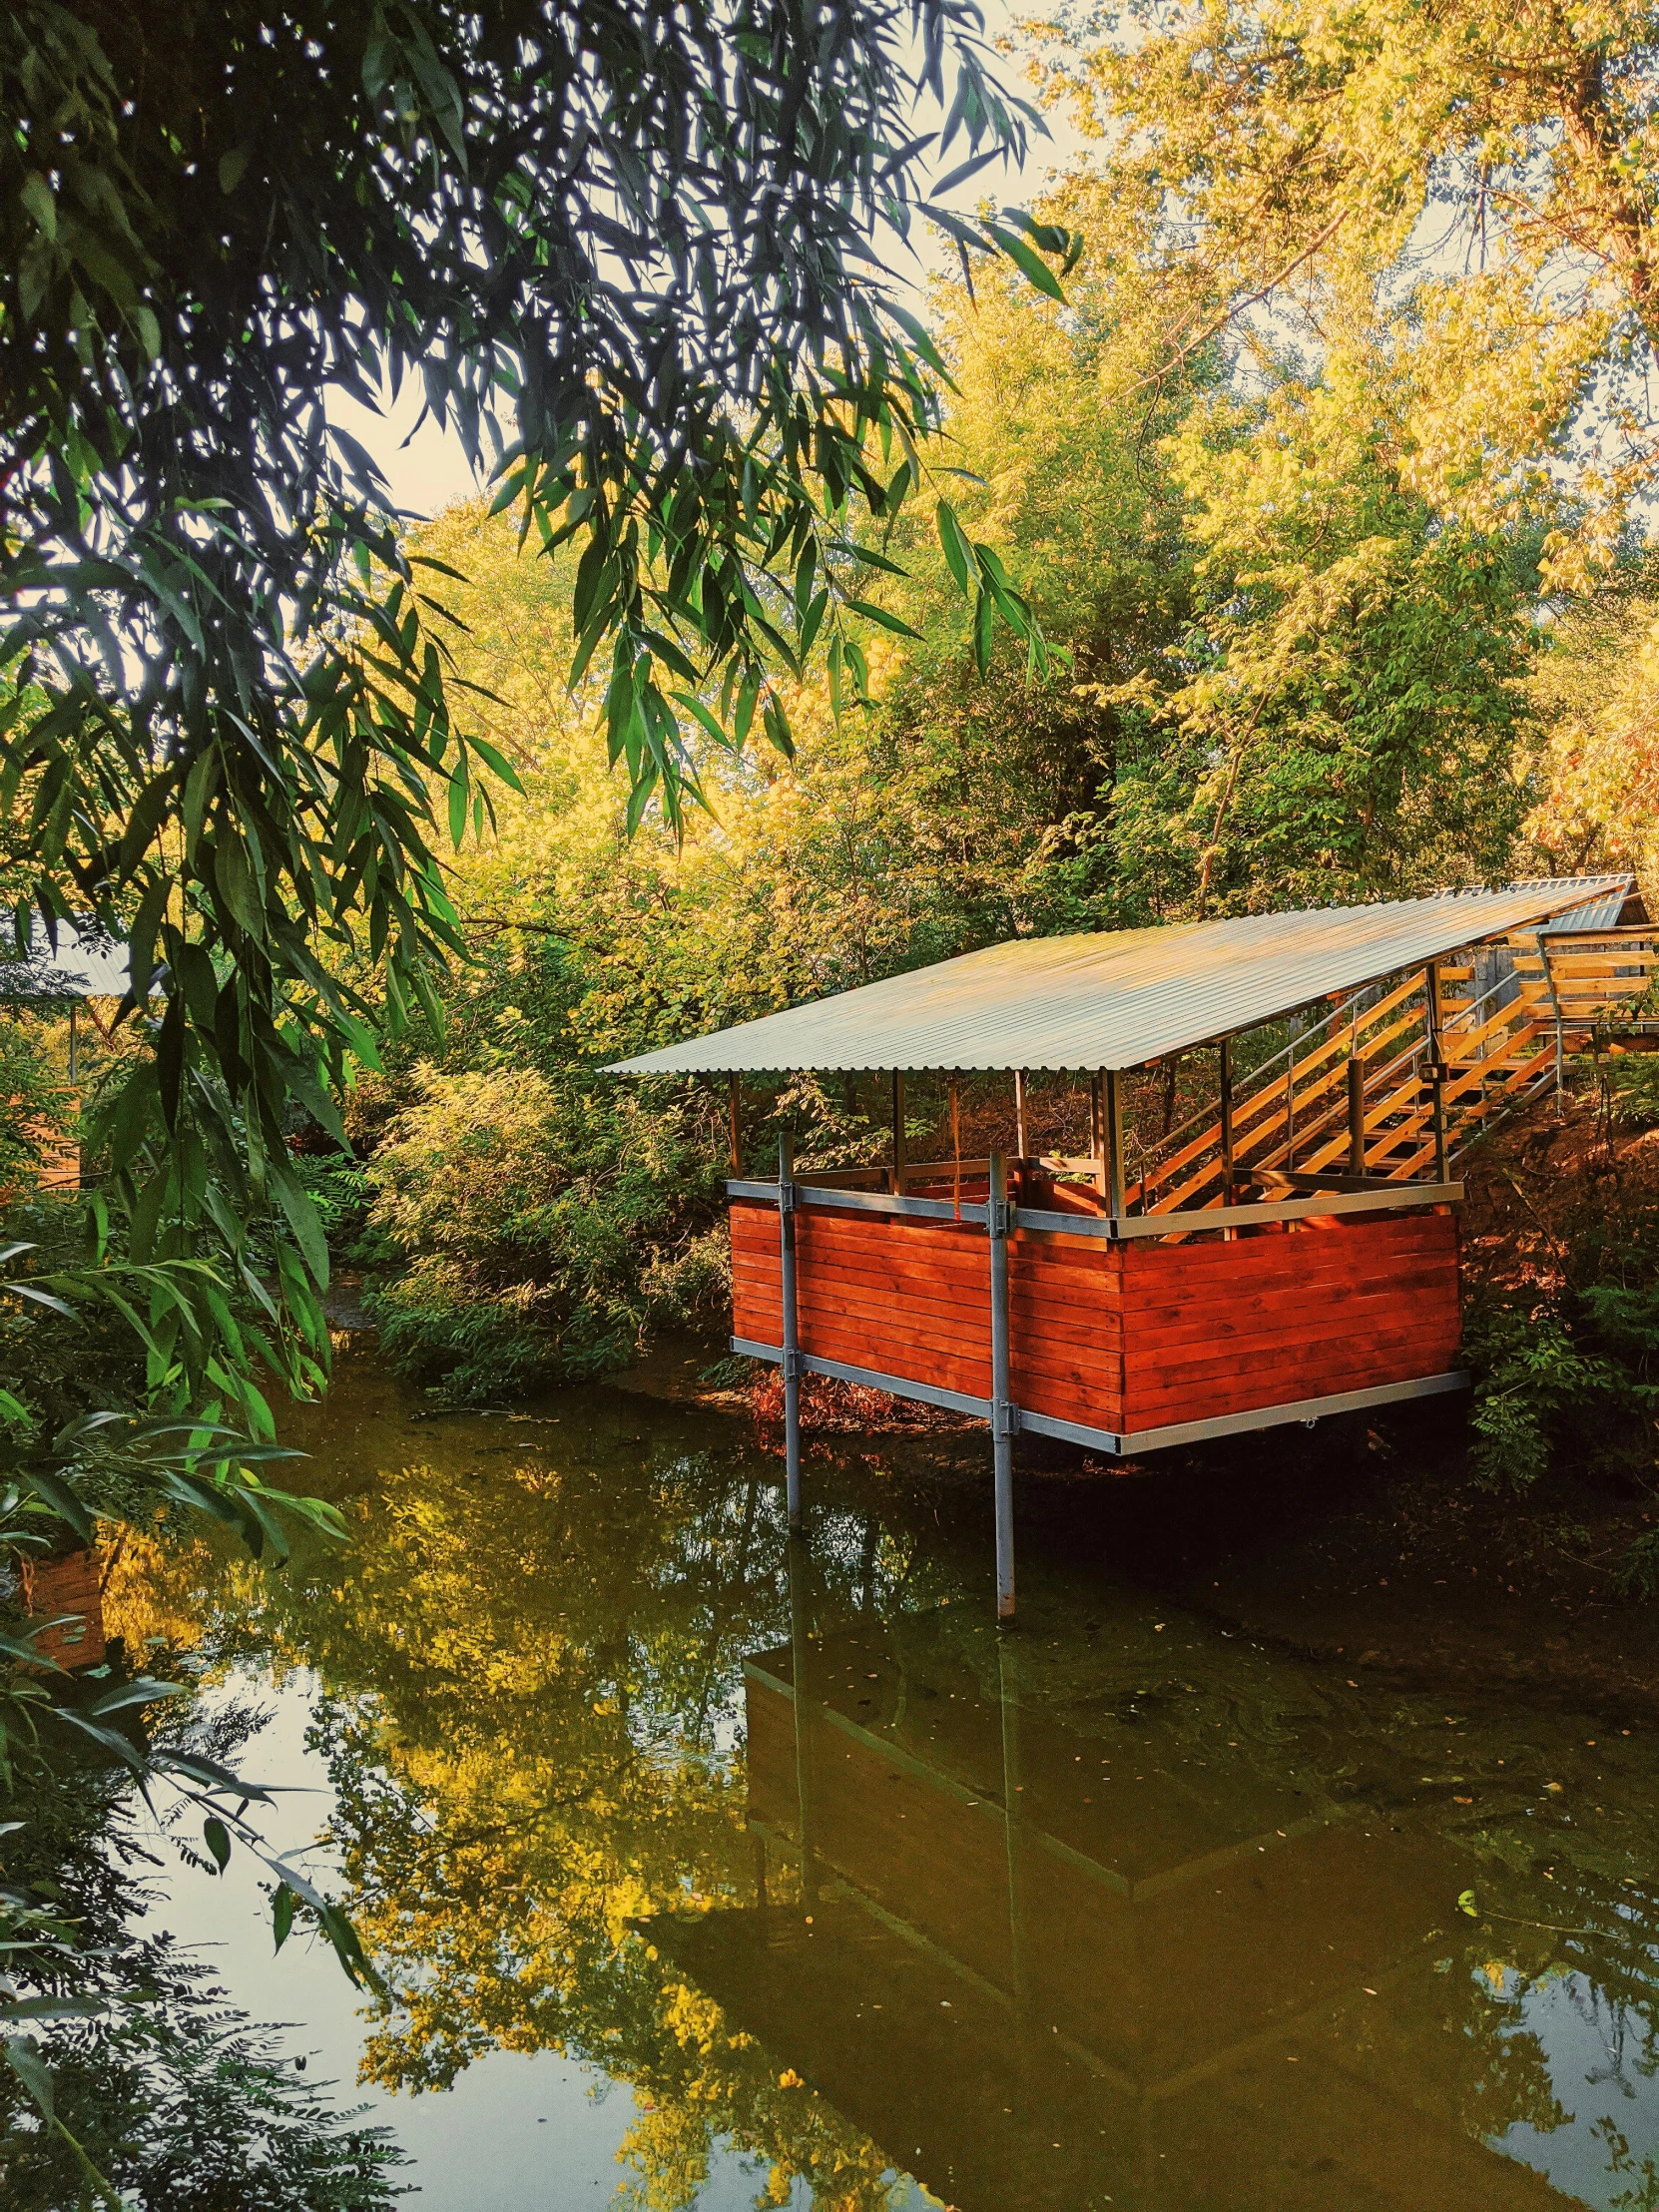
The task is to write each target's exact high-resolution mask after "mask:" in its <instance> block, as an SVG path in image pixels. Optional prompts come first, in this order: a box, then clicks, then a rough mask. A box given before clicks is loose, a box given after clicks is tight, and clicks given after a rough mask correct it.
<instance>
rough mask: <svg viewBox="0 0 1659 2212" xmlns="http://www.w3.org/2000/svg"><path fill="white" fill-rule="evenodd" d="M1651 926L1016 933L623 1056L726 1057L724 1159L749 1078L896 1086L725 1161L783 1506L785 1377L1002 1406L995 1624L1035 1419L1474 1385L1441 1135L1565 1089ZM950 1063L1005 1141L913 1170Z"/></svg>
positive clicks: (1539, 919) (1393, 911)
mask: <svg viewBox="0 0 1659 2212" xmlns="http://www.w3.org/2000/svg"><path fill="white" fill-rule="evenodd" d="M1654 935H1655V932H1654V931H1653V930H1652V929H1651V928H1650V927H1649V926H1648V924H1647V921H1646V917H1645V915H1643V914H1642V913H1641V911H1640V908H1639V904H1638V903H1637V902H1636V901H1635V900H1634V898H1633V895H1632V883H1631V879H1630V878H1629V877H1628V876H1622V875H1621V876H1601V877H1576V878H1569V879H1565V880H1549V881H1543V882H1533V883H1518V884H1511V885H1508V886H1506V887H1505V888H1502V889H1497V890H1482V891H1473V892H1461V893H1447V894H1442V895H1440V896H1436V897H1429V898H1417V899H1407V900H1400V901H1394V902H1389V903H1378V904H1375V905H1367V906H1351V907H1330V908H1323V909H1315V910H1311V911H1305V912H1297V913H1284V914H1267V915H1251V916H1245V917H1241V918H1234V919H1227V920H1220V921H1209V922H1186V923H1175V924H1170V925H1167V926H1164V927H1157V928H1148V929H1133V930H1120V931H1109V932H1100V933H1095V934H1090V935H1081V936H1065V937H1048V938H1022V939H1017V940H1015V941H1013V942H1011V943H1007V944H1001V945H996V946H992V947H991V948H989V949H988V950H986V951H982V952H974V953H968V954H965V955H963V956H962V957H960V958H958V959H953V960H946V961H943V962H941V963H939V964H938V965H936V966H933V967H929V968H923V969H920V970H917V971H914V972H912V973H909V974H904V975H898V976H894V977H891V978H889V979H888V980H886V981H884V982H880V983H873V984H869V985H866V986H864V987H863V988H861V989H857V990H851V991H845V992H842V993H839V994H838V995H836V996H833V997H830V998H827V999H823V1000H820V1001H818V1002H816V1003H812V1004H808V1005H803V1006H798V1007H795V1008H792V1009H790V1010H788V1011H786V1012H783V1013H778V1014H771V1015H768V1016H766V1017H764V1018H763V1019H761V1020H758V1021H751V1022H745V1023H742V1024H739V1025H738V1026H736V1027H733V1028H729V1029H724V1030H721V1031H718V1032H717V1033H715V1034H714V1035H712V1036H708V1037H704V1038H700V1039H697V1040H695V1041H693V1042H690V1043H687V1044H683V1045H675V1046H670V1047H668V1048H667V1049H665V1050H662V1051H658V1052H651V1053H647V1054H644V1055H643V1056H641V1057H639V1058H636V1059H632V1060H628V1061H624V1062H622V1063H620V1064H619V1066H618V1069H617V1071H616V1072H618V1073H624V1074H630V1075H655V1074H690V1073H703V1074H725V1075H727V1076H729V1077H730V1078H731V1081H732V1096H733V1122H734V1158H733V1165H734V1169H735V1170H737V1169H738V1168H739V1167H740V1166H741V1162H740V1160H739V1158H738V1151H737V1126H738V1124H737V1114H738V1096H739V1093H738V1085H739V1083H740V1081H741V1078H742V1076H743V1075H744V1074H745V1073H753V1074H760V1073H770V1074H774V1075H776V1074H779V1073H788V1072H790V1071H803V1070H817V1071H826V1072H829V1071H840V1072H843V1073H847V1074H856V1073H858V1072H874V1071H878V1072H880V1073H881V1074H882V1075H883V1076H884V1077H886V1078H888V1079H890V1082H891V1090H892V1099H893V1137H892V1149H891V1156H890V1159H889V1160H888V1162H887V1163H886V1164H885V1165H882V1166H879V1167H874V1168H859V1169H838V1170H816V1171H813V1170H800V1171H797V1170H796V1169H794V1167H793V1166H792V1160H791V1152H790V1147H789V1145H788V1144H787V1143H786V1144H785V1145H784V1146H783V1147H782V1148H781V1158H780V1167H779V1174H778V1178H777V1180H776V1181H766V1182H761V1181H755V1180H751V1179H748V1178H745V1177H744V1176H742V1175H741V1173H734V1176H733V1179H732V1180H731V1182H730V1183H729V1184H728V1186H727V1188H728V1193H729V1196H730V1200H731V1218H732V1269H733V1287H734V1322H735V1335H734V1338H733V1349H734V1350H735V1351H737V1352H739V1353H742V1354H745V1355H747V1356H749V1357H750V1358H753V1359H757V1360H767V1361H772V1362H776V1363H779V1364H781V1365H782V1367H783V1370H784V1379H785V1401H786V1457H787V1464H788V1470H789V1496H790V1511H791V1517H792V1520H796V1521H799V1518H800V1514H801V1510H802V1502H801V1481H800V1434H799V1382H800V1378H801V1376H802V1375H803V1374H812V1375H824V1376H830V1377H836V1378H839V1379H841V1380H844V1381H847V1382H852V1383H864V1384H870V1385H873V1386H875V1387H877V1388H880V1389H883V1390H887V1391H890V1392H892V1393H893V1394H895V1395H897V1396H901V1397H908V1398H915V1399H920V1400H922V1401H924V1402H926V1403H929V1404H934V1405H940V1406H944V1407H947V1408H950V1409H953V1410H956V1411H959V1412H963V1413H968V1414H971V1415H975V1416H977V1417H979V1418H981V1419H984V1420H986V1421H988V1422H989V1424H990V1427H991V1433H992V1439H993V1466H994V1475H995V1492H996V1507H997V1588H998V1614H999V1617H1001V1618H1004V1619H1006V1618H1009V1617H1011V1615H1012V1612H1013V1596H1014V1577H1013V1542H1012V1490H1011V1445H1012V1439H1013V1437H1014V1435H1015V1434H1016V1433H1017V1432H1019V1431H1020V1430H1022V1429H1023V1430H1028V1431H1031V1432H1033V1433H1035V1434H1039V1435H1045V1436H1055V1437H1060V1438H1063V1439H1067V1440H1069V1441H1072V1442H1076V1443H1079V1444H1083V1445H1086V1446H1088V1447H1090V1448H1091V1449H1093V1450H1095V1451H1098V1452H1102V1453H1107V1454H1110V1455H1113V1456H1116V1457H1127V1456H1129V1455H1135V1456H1139V1455H1141V1454H1143V1453H1146V1452H1149V1451H1155V1450H1159V1449H1162V1448H1164V1447H1167V1446H1170V1445H1180V1444H1188V1443H1192V1442H1196V1441H1199V1440H1201V1439H1204V1438H1210V1437H1217V1436H1226V1435H1230V1434H1234V1433H1237V1432H1239V1431H1241V1430H1246V1429H1255V1428H1263V1427H1267V1426H1270V1425H1272V1424H1274V1423H1276V1422H1287V1421H1302V1422H1306V1423H1308V1424H1310V1425H1311V1424H1312V1423H1313V1422H1315V1421H1317V1420H1319V1419H1321V1418H1323V1417H1325V1416H1327V1415H1330V1414H1336V1413H1342V1412H1347V1411H1350V1410H1352V1409H1356V1408H1359V1407H1364V1406H1373V1405H1383V1404H1388V1403H1392V1402H1396V1401H1398V1400H1401V1399H1405V1398H1414V1397H1423V1396H1428V1395H1431V1394H1433V1393H1436V1392H1440V1391H1451V1390H1458V1389H1461V1388H1462V1387H1463V1386H1464V1384H1465V1381H1466V1378H1465V1377H1464V1375H1463V1374H1462V1372H1461V1371H1460V1370H1459V1368H1458V1365H1457V1350H1458V1336H1459V1312H1458V1245H1457V1212H1456V1209H1457V1204H1458V1201H1459V1199H1460V1198H1461V1196H1462V1185H1461V1184H1460V1183H1459V1182H1457V1181H1455V1180H1454V1179H1453V1177H1452V1172H1451V1169H1452V1163H1453V1158H1454V1151H1455V1149H1456V1146H1457V1145H1458V1144H1460V1143H1462V1142H1466V1141H1467V1139H1468V1137H1469V1136H1470V1135H1471V1134H1472V1133H1473V1131H1474V1130H1475V1129H1476V1128H1478V1127H1480V1126H1483V1125H1489V1123H1490V1122H1491V1121H1492V1120H1493V1119H1494V1118H1495V1117H1497V1116H1498V1115H1500V1114H1502V1113H1504V1112H1506V1111H1509V1110H1510V1109H1512V1108H1513V1107H1514V1106H1515V1105H1516V1104H1518V1103H1521V1102H1523V1101H1525V1100H1527V1099H1529V1098H1531V1097H1533V1096H1536V1095H1537V1094H1539V1093H1540V1092H1541V1091H1545V1090H1547V1089H1548V1088H1549V1087H1550V1086H1551V1085H1552V1084H1553V1085H1554V1086H1556V1087H1557V1088H1558V1087H1559V1085H1560V1083H1561V1080H1562V1068H1563V1063H1564V1058H1565V1056H1566V1054H1567V1052H1568V1051H1569V1050H1571V1049H1572V1048H1573V1047H1574V1045H1575V1044H1576V1042H1577V1041H1578V1040H1579V1039H1580V1038H1582V1037H1583V1036H1584V1035H1586V1034H1588V1033H1589V1032H1590V1030H1592V1029H1593V1028H1595V1027H1596V1026H1598V1025H1603V1024H1605V1023H1606V1022H1607V1021H1608V1020H1609V1019H1610V1018H1611V1016H1612V1015H1613V1014H1614V1013H1615V1012H1619V1011H1621V1010H1623V1009H1627V1008H1628V1007H1629V1006H1631V1005H1633V1003H1634V1001H1635V1000H1637V999H1638V998H1640V997H1641V995H1642V994H1643V993H1644V992H1645V990H1646V987H1647V979H1648V974H1649V970H1650V968H1651V965H1652V963H1653V960H1654V957H1655V955H1654ZM1623 1026H1624V1028H1625V1030H1627V1031H1631V1030H1640V1029H1641V1028H1643V1027H1644V1024H1643V1023H1642V1022H1641V1021H1639V1020H1636V1019H1635V1018H1634V1017H1631V1018H1628V1019H1626V1020H1625V1021H1624V1023H1623ZM1281 1034H1283V1035H1284V1037H1285V1041H1284V1042H1282V1043H1280V1044H1279V1045H1278V1048H1277V1049H1271V1048H1272V1047H1273V1045H1274V1043H1275V1040H1276V1039H1277V1038H1278V1037H1279V1036H1280V1035H1281ZM1253 1045H1254V1046H1255V1047H1256V1048H1257V1050H1256V1051H1255V1052H1254V1053H1253V1052H1252V1051H1251V1049H1250V1048H1251V1047H1252V1046H1253ZM1264 1047H1265V1048H1267V1049H1265V1051H1264V1050H1263V1048H1264ZM1201 1051H1208V1052H1213V1054H1214V1061H1213V1069H1214V1084H1213V1103H1206V1105H1205V1106H1204V1107H1203V1108H1202V1109H1201V1111H1200V1112H1199V1113H1198V1114H1196V1115H1195V1116H1193V1117H1191V1118H1190V1119H1189V1121H1188V1122H1187V1123H1186V1124H1185V1125H1183V1126H1181V1127H1177V1128H1174V1129H1171V1130H1170V1131H1169V1132H1168V1133H1167V1134H1164V1133H1161V1132H1160V1133H1159V1134H1158V1136H1157V1137H1156V1139H1155V1140H1154V1141H1152V1142H1150V1143H1149V1142H1147V1141H1145V1139H1144V1138H1140V1139H1137V1141H1136V1142H1135V1143H1133V1144H1131V1142H1130V1141H1129V1138H1128V1134H1127V1133H1126V1127H1125V1115H1124V1100H1125V1095H1126V1090H1127V1089H1128V1087H1129V1086H1130V1084H1131V1082H1132V1081H1133V1079H1134V1078H1135V1077H1136V1076H1137V1074H1138V1073H1139V1072H1140V1071H1144V1070H1145V1069H1147V1068H1149V1067H1153V1066H1169V1065H1171V1064H1172V1063H1189V1064H1190V1061H1191V1056H1193V1055H1195V1054H1197V1053H1199V1052H1201ZM1207 1064H1208V1063H1207ZM1035 1070H1052V1071H1064V1072H1066V1073H1068V1074H1069V1075H1070V1076H1071V1077H1072V1078H1073V1079H1074V1080H1075V1081H1076V1082H1077V1083H1078V1084H1079V1085H1083V1084H1086V1085H1087V1090H1088V1099H1089V1145H1088V1150H1087V1152H1086V1153H1083V1154H1073V1155H1064V1156H1062V1155H1054V1154H1042V1153H1039V1152H1036V1151H1033V1150H1029V1149H1028V1143H1027V1136H1026V1115H1025V1097H1026V1094H1025V1082H1026V1077H1027V1075H1028V1074H1029V1073H1030V1072H1032V1071H1035ZM966 1071H975V1072H980V1071H1003V1072H1006V1073H1007V1074H1008V1075H1010V1076H1011V1077H1012V1078H1013V1080H1014V1086H1015V1099H1016V1106H1017V1109H1018V1121H1017V1133H1016V1138H1015V1149H1014V1151H1013V1153H1012V1154H1011V1155H1010V1156H1008V1157H1006V1158H1004V1157H1002V1156H999V1155H996V1154H990V1155H987V1156H984V1157H979V1158H965V1159H964V1158H962V1157H960V1156H959V1154H957V1155H953V1156H952V1157H951V1158H950V1159H946V1160H924V1161H913V1160H911V1159H910V1158H908V1157H907V1153H906V1144H905V1113H904V1084H905V1077H906V1076H907V1075H911V1076H913V1075H916V1074H920V1073H930V1074H932V1075H934V1076H936V1077H937V1076H942V1077H944V1078H947V1079H948V1080H949V1081H950V1082H951V1083H952V1084H954V1082H955V1081H956V1080H957V1078H958V1077H959V1076H961V1075H962V1074H963V1073H965V1072H966Z"/></svg>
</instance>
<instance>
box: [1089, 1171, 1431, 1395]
mask: <svg viewBox="0 0 1659 2212" xmlns="http://www.w3.org/2000/svg"><path fill="white" fill-rule="evenodd" d="M1123 1327H1124V1342H1125V1346H1126V1348H1127V1349H1126V1354H1125V1366H1126V1370H1127V1375H1126V1383H1125V1398H1126V1405H1127V1415H1126V1418H1125V1421H1124V1426H1125V1428H1126V1429H1129V1430H1131V1431H1133V1430H1137V1429H1144V1428H1162V1427H1166V1426H1168V1425H1170V1424H1172V1423H1174V1422H1179V1421H1192V1420H1211V1419H1215V1418H1218V1417H1219V1416H1220V1415H1222V1414H1225V1413H1245V1412H1252V1411H1254V1410H1255V1409H1256V1408H1258V1407H1260V1406H1267V1405H1286V1404H1291V1403H1294V1402H1295V1401H1296V1400H1297V1399H1299V1398H1306V1397H1326V1396H1332V1395H1335V1394H1336V1393H1337V1392H1338V1391H1342V1390H1361V1389H1368V1388H1371V1387H1373V1386H1375V1385H1378V1384H1381V1383H1406V1382H1410V1381H1412V1380H1413V1379H1415V1378H1416V1377H1418V1376H1428V1375H1441V1374H1443V1373H1444V1372H1445V1371H1446V1369H1448V1368H1451V1367H1454V1366H1455V1365H1456V1361H1457V1341H1458V1299H1457V1222H1456V1218H1455V1216H1454V1215H1452V1214H1449V1213H1446V1214H1396V1215H1391V1216H1383V1217H1375V1216H1374V1217H1372V1218H1371V1219H1369V1220H1368V1219H1366V1218H1364V1217H1356V1216H1353V1215H1349V1216H1346V1217H1327V1218H1326V1219H1325V1220H1323V1221H1321V1222H1320V1224H1319V1226H1318V1228H1306V1229H1298V1230H1295V1231H1291V1232H1281V1233H1280V1234H1277V1235H1263V1236H1251V1237H1240V1238H1239V1239H1238V1240H1237V1241H1236V1242H1235V1243H1233V1244H1213V1245H1132V1246H1131V1247H1130V1248H1129V1250H1128V1252H1127V1253H1126V1255H1125V1266H1124V1287H1123Z"/></svg>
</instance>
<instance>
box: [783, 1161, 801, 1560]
mask: <svg viewBox="0 0 1659 2212" xmlns="http://www.w3.org/2000/svg"><path fill="white" fill-rule="evenodd" d="M778 1237H779V1280H780V1284H781V1287H782V1293H783V1305H784V1487H785V1493H786V1496H787V1498H788V1501H789V1510H790V1526H791V1527H792V1528H799V1527H800V1526H801V1512H802V1508H801V1338H800V1332H799V1327H798V1320H797V1314H798V1308H797V1300H796V1251H795V1147H794V1145H793V1144H792V1143H791V1141H790V1139H789V1138H788V1137H780V1138H779V1140H778Z"/></svg>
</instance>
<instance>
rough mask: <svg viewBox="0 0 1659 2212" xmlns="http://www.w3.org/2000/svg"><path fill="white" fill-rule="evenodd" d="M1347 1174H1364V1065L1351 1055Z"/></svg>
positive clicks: (1349, 1064)
mask: <svg viewBox="0 0 1659 2212" xmlns="http://www.w3.org/2000/svg"><path fill="white" fill-rule="evenodd" d="M1348 1172H1349V1174H1350V1175H1364V1174H1365V1172H1366V1063H1365V1061H1364V1060H1362V1059H1359V1058H1357V1057H1355V1056H1352V1055H1351V1056H1350V1059H1349V1063H1348ZM1442 1180H1443V1178H1442Z"/></svg>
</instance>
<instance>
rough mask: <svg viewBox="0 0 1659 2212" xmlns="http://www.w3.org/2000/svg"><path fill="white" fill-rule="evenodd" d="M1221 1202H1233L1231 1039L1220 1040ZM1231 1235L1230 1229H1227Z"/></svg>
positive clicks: (1229, 1203) (1224, 1203) (1227, 1204)
mask: <svg viewBox="0 0 1659 2212" xmlns="http://www.w3.org/2000/svg"><path fill="white" fill-rule="evenodd" d="M1220 1051H1221V1202H1222V1204H1223V1205H1224V1206H1231V1205H1232V1204H1233V1040H1232V1038H1231V1037H1223V1038H1222V1040H1221V1046H1220ZM1228 1235H1229V1236H1230V1237H1231V1235H1232V1231H1231V1230H1229V1231H1228Z"/></svg>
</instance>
